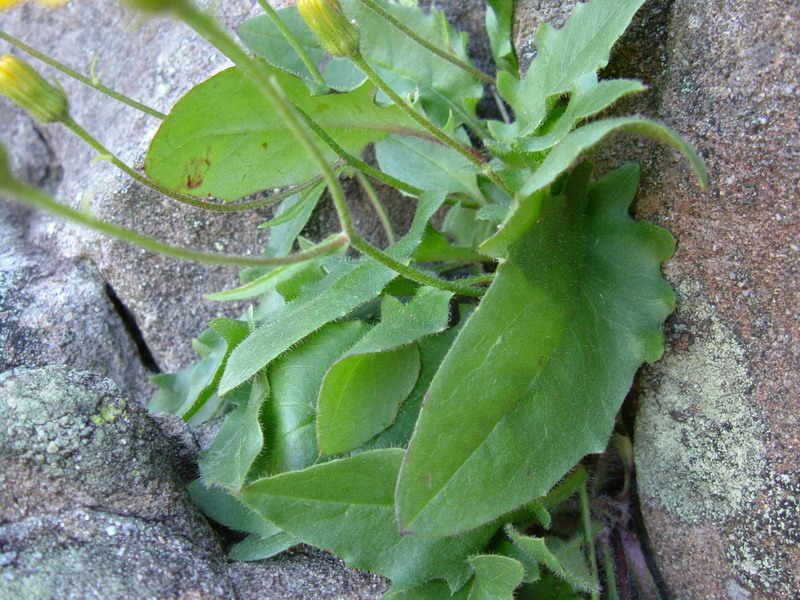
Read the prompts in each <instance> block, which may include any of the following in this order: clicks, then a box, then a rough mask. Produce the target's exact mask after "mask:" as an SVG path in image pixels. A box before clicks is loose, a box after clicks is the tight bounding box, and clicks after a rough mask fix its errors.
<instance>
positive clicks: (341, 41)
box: [297, 0, 360, 58]
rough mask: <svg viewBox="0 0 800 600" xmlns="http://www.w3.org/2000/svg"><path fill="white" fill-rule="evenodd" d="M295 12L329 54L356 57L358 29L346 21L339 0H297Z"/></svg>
mask: <svg viewBox="0 0 800 600" xmlns="http://www.w3.org/2000/svg"><path fill="white" fill-rule="evenodd" d="M297 10H298V11H300V16H301V17H303V20H304V21H305V22H306V25H308V28H309V29H310V30H311V31H313V32H314V35H316V36H317V38H318V39H319V41H320V43H321V44H322V47H323V48H325V50H326V51H327V52H328V53H329V54H332V55H333V56H345V57H347V58H352V57H354V56H356V55H358V53H359V37H360V36H359V33H358V27H356V25H355V23H352V22H351V21H348V20H347V16H345V14H344V11H343V10H342V7H341V6H340V5H339V0H298V1H297Z"/></svg>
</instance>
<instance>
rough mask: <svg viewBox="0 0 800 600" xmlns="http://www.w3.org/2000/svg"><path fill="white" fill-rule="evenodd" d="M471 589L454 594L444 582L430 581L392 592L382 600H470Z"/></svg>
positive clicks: (386, 594)
mask: <svg viewBox="0 0 800 600" xmlns="http://www.w3.org/2000/svg"><path fill="white" fill-rule="evenodd" d="M471 587H472V586H471V585H467V586H465V587H462V588H461V589H460V590H458V591H457V592H456V593H455V594H452V593H451V592H450V588H449V587H448V586H447V584H446V583H445V582H444V581H429V582H427V583H423V584H422V585H418V586H416V587H413V588H411V589H407V590H402V591H399V592H395V591H392V590H390V591H388V592H387V593H385V594H384V595H383V596H381V600H468V598H469V591H470V588H471Z"/></svg>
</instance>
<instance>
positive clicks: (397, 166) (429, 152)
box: [375, 135, 483, 198]
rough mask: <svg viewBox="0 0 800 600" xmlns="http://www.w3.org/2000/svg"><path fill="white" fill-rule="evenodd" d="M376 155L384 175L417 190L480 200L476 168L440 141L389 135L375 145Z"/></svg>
mask: <svg viewBox="0 0 800 600" xmlns="http://www.w3.org/2000/svg"><path fill="white" fill-rule="evenodd" d="M375 156H376V158H377V159H378V164H379V165H380V168H381V170H382V171H383V172H384V173H387V174H388V175H391V176H392V177H395V178H397V179H399V180H400V181H404V182H405V183H408V184H410V185H413V186H415V187H418V188H420V189H423V190H433V191H443V192H450V193H452V192H462V193H464V194H467V195H468V196H470V197H472V198H482V197H483V196H482V195H481V191H480V188H478V182H477V173H478V170H477V169H476V168H475V165H473V164H472V163H471V162H470V161H469V160H467V159H466V158H465V157H463V156H462V155H461V154H459V153H458V152H456V151H455V150H453V149H452V148H450V147H448V146H444V145H442V144H441V143H439V142H432V141H430V140H425V139H421V138H412V137H409V136H407V135H388V136H386V137H385V138H383V139H382V140H381V141H380V142H378V143H377V144H375Z"/></svg>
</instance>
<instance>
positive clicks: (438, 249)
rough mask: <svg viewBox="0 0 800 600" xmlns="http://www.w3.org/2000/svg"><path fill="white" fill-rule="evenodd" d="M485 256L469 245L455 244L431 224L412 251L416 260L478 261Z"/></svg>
mask: <svg viewBox="0 0 800 600" xmlns="http://www.w3.org/2000/svg"><path fill="white" fill-rule="evenodd" d="M485 259H486V257H485V256H483V255H481V254H478V253H477V252H475V250H473V249H472V247H470V246H455V245H453V244H451V243H450V240H448V239H447V236H445V235H443V234H441V233H439V232H438V231H436V229H434V227H433V226H432V225H429V226H428V228H427V229H426V230H425V235H424V236H423V238H422V242H421V243H420V245H419V248H417V251H416V252H414V260H415V261H416V262H421V263H424V262H438V261H441V262H447V261H456V262H461V261H464V262H480V261H482V260H485Z"/></svg>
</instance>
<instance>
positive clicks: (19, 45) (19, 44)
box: [0, 30, 167, 119]
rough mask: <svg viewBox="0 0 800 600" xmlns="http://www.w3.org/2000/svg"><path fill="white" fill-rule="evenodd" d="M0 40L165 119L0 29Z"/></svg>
mask: <svg viewBox="0 0 800 600" xmlns="http://www.w3.org/2000/svg"><path fill="white" fill-rule="evenodd" d="M0 40H5V41H6V42H8V43H9V44H11V45H12V46H16V47H17V48H19V49H20V50H23V51H25V52H27V53H28V54H30V55H31V56H34V57H36V58H38V59H39V60H41V61H42V62H44V63H46V64H48V65H50V66H51V67H53V68H54V69H58V70H59V71H61V72H62V73H64V74H65V75H68V76H70V77H72V78H73V79H75V80H77V81H80V82H81V83H82V84H84V85H87V86H89V87H90V88H93V89H95V90H97V91H98V92H102V93H104V94H105V95H106V96H110V97H111V98H114V100H118V101H119V102H122V103H123V104H127V105H128V106H130V107H131V108H135V109H136V110H138V111H141V112H143V113H145V114H147V115H150V116H151V117H155V118H156V119H165V118H166V116H167V115H165V114H164V113H162V112H159V111H157V110H156V109H154V108H150V107H149V106H146V105H144V104H142V103H141V102H137V101H136V100H134V99H132V98H128V97H127V96H125V95H124V94H120V93H119V92H115V91H114V90H112V89H111V88H109V87H106V86H104V85H103V84H102V83H100V82H99V81H95V80H94V79H90V78H88V77H86V76H85V75H81V74H80V73H78V72H77V71H75V70H74V69H71V68H69V67H68V66H67V65H65V64H63V63H60V62H58V61H57V60H55V59H54V58H50V57H49V56H47V55H46V54H44V53H42V52H39V51H38V50H36V49H35V48H32V47H31V46H29V45H28V44H26V43H25V42H23V41H21V40H18V39H17V38H15V37H13V36H11V35H9V34H7V33H6V32H4V31H2V30H0Z"/></svg>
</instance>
